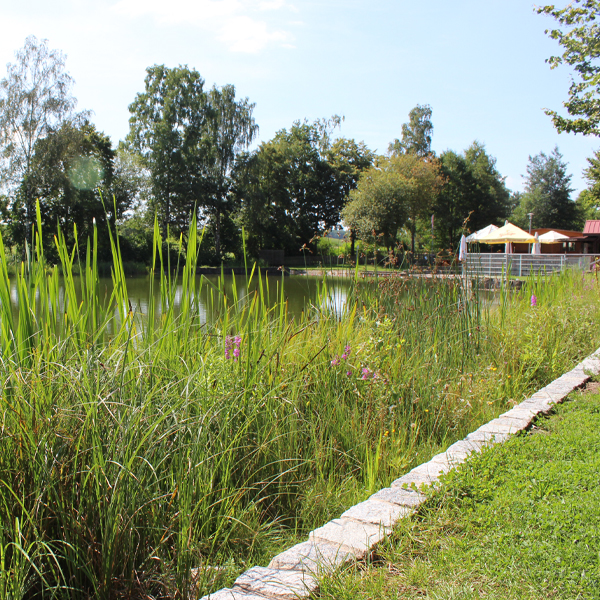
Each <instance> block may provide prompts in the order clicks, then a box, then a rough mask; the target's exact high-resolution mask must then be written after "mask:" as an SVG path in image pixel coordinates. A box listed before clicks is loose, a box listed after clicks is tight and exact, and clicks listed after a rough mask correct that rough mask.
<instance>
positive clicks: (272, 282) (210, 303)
mask: <svg viewBox="0 0 600 600" xmlns="http://www.w3.org/2000/svg"><path fill="white" fill-rule="evenodd" d="M218 279H219V278H218V276H212V275H209V276H201V277H200V276H199V277H198V278H197V281H196V290H200V291H199V294H198V295H197V299H198V309H199V313H200V320H201V322H202V323H204V322H207V321H208V322H211V321H212V320H213V319H214V318H216V316H217V306H218V303H219V299H220V293H219V291H218ZM325 281H326V284H324V282H325ZM282 285H283V298H284V299H285V301H286V302H287V310H288V314H289V316H290V317H296V318H297V317H300V315H301V314H302V312H303V311H304V310H306V307H307V306H309V305H315V306H319V307H320V308H323V307H327V308H329V309H331V310H333V311H334V312H335V313H336V314H339V315H341V314H342V312H343V310H344V306H345V304H346V301H347V299H348V294H349V292H350V288H351V286H352V279H351V278H331V277H329V278H327V279H326V280H325V279H324V278H323V277H307V276H288V277H285V278H282V277H281V276H272V275H270V276H265V275H263V276H262V289H263V295H264V297H265V299H266V301H267V304H268V306H269V307H272V306H274V305H275V304H276V303H277V301H278V300H280V299H281V295H282V288H281V286H282ZM75 286H76V289H77V290H79V281H77V279H76V281H75ZM150 288H151V286H150V278H149V277H129V278H127V292H128V295H129V300H130V302H131V305H132V308H133V309H134V311H135V312H136V313H137V314H138V315H146V314H147V313H148V303H149V300H150V291H151V289H150ZM152 288H153V289H152V294H153V296H154V305H155V310H156V312H157V314H158V315H160V313H161V311H162V310H163V307H162V306H161V294H160V282H159V280H158V279H157V280H155V281H154V285H153V286H152ZM234 288H235V289H236V290H237V297H238V301H239V302H247V301H248V299H249V298H251V297H253V296H254V291H255V290H258V289H259V281H258V276H257V275H255V276H254V277H253V278H252V280H251V282H250V286H248V281H247V279H246V277H245V275H236V276H232V275H225V276H224V279H223V290H224V292H225V295H226V296H227V300H228V304H229V305H231V304H232V303H233V299H234V297H235V295H234ZM112 289H113V285H112V280H111V279H110V278H109V277H101V278H100V279H99V290H100V292H101V294H102V296H104V297H105V298H106V299H108V298H110V295H111V293H112ZM182 295H183V294H182V285H181V281H180V280H179V281H178V283H177V284H176V289H175V294H174V306H173V308H174V311H175V314H177V313H178V312H179V310H180V308H181V306H180V303H181V298H182ZM11 296H12V300H13V303H14V304H13V310H14V311H15V314H16V311H17V289H16V283H15V282H14V281H13V282H12V285H11ZM63 297H64V288H63V289H61V290H60V291H59V298H60V303H61V305H62V301H63Z"/></svg>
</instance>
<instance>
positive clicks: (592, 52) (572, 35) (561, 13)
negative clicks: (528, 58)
mask: <svg viewBox="0 0 600 600" xmlns="http://www.w3.org/2000/svg"><path fill="white" fill-rule="evenodd" d="M536 10H537V13H538V14H547V15H551V16H552V17H554V18H555V19H556V20H557V21H558V23H559V25H560V26H561V27H562V28H563V29H562V30H561V29H551V30H546V33H547V34H548V35H549V36H550V37H551V38H552V39H554V40H557V41H558V43H559V44H560V45H561V46H562V47H563V49H564V52H563V54H562V55H561V56H552V57H550V58H549V59H548V60H547V61H546V62H548V63H549V64H550V68H552V69H554V68H556V67H558V66H559V65H562V64H567V65H570V66H571V67H573V69H574V70H575V73H576V79H574V80H573V81H572V83H571V87H570V88H569V99H568V101H567V102H564V103H563V105H564V107H565V108H566V109H567V112H568V113H569V115H571V117H563V116H560V115H559V114H558V113H557V112H556V111H554V110H546V111H545V112H546V114H547V115H549V116H550V117H552V121H553V123H554V126H555V127H556V129H557V130H558V131H559V132H562V131H567V132H573V133H583V134H584V135H590V134H591V135H599V134H600V98H599V97H598V93H599V91H600V63H599V59H600V44H599V43H598V40H599V39H600V27H599V25H598V23H597V22H596V18H597V17H598V16H600V0H573V2H571V3H570V4H569V5H568V6H567V7H566V8H563V9H557V8H556V7H555V6H554V5H553V4H551V5H547V6H542V7H539V8H537V9H536Z"/></svg>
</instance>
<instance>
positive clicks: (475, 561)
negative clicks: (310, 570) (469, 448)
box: [319, 384, 600, 600]
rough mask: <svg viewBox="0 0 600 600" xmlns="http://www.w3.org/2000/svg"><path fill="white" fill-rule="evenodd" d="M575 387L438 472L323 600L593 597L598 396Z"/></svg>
mask: <svg viewBox="0 0 600 600" xmlns="http://www.w3.org/2000/svg"><path fill="white" fill-rule="evenodd" d="M595 389H596V392H595V393H589V392H584V393H581V392H575V393H573V394H572V395H571V396H570V398H569V399H570V400H571V401H567V402H566V403H565V404H564V405H562V406H559V407H557V408H556V414H554V415H552V416H550V417H548V418H543V419H540V420H538V421H537V422H536V426H535V427H534V428H533V429H532V430H531V431H530V432H528V433H525V434H523V435H519V436H516V437H514V438H512V439H511V440H509V441H508V442H506V443H505V444H502V445H500V446H496V447H493V448H489V449H485V450H484V451H483V452H482V453H481V454H479V455H476V456H472V457H471V458H470V459H469V460H468V461H467V463H465V464H464V465H461V466H459V467H457V469H455V470H454V471H453V472H452V473H450V474H448V475H446V476H445V478H444V479H445V480H444V484H443V486H442V487H441V488H440V490H439V491H437V492H433V493H431V497H430V498H429V500H428V502H427V503H426V504H425V505H424V506H423V507H422V508H421V510H420V511H419V513H418V514H417V515H415V516H413V517H410V518H408V519H406V520H404V521H403V522H402V523H401V525H400V526H399V527H398V530H397V531H396V532H395V535H394V536H393V537H392V538H390V539H388V540H387V541H386V542H384V543H383V544H382V545H381V546H380V547H379V548H378V550H377V557H376V558H375V560H373V561H372V562H371V563H370V564H362V565H361V564H357V565H353V566H351V567H349V568H347V569H346V570H345V571H343V572H340V573H337V574H335V575H333V576H331V577H330V578H328V579H326V580H324V581H323V585H322V586H321V593H320V595H319V597H320V598H322V599H323V600H346V599H347V600H354V599H355V598H364V599H375V598H376V599H377V600H392V599H397V598H406V599H407V600H408V599H416V598H428V599H431V600H437V599H441V598H446V599H450V598H452V599H456V600H479V599H481V598H489V599H490V600H520V599H524V600H534V599H538V598H556V599H560V598H564V599H567V598H568V599H574V598H580V599H582V600H583V599H585V598H598V597H599V595H600V573H599V572H598V541H599V533H598V532H599V524H600V519H599V510H598V509H599V506H600V489H599V488H598V485H597V481H598V468H599V467H600V458H599V456H598V447H599V445H600V394H598V387H597V384H596V388H595Z"/></svg>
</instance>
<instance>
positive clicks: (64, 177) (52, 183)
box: [11, 121, 132, 256]
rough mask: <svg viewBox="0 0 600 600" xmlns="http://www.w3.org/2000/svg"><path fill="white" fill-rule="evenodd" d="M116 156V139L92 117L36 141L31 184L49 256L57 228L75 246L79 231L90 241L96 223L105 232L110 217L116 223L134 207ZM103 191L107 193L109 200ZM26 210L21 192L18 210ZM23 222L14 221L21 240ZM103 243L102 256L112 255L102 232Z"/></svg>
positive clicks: (79, 235)
mask: <svg viewBox="0 0 600 600" xmlns="http://www.w3.org/2000/svg"><path fill="white" fill-rule="evenodd" d="M115 155H116V152H115V150H113V148H112V145H111V141H110V139H109V138H108V137H107V136H106V135H104V134H103V133H101V132H99V131H97V130H96V127H95V126H94V125H93V124H92V123H90V122H89V121H83V122H82V123H79V122H77V121H64V122H63V123H62V124H61V126H60V127H59V128H57V129H56V130H53V131H50V132H49V133H48V135H47V136H46V137H44V138H43V139H40V140H38V142H37V143H36V146H35V152H34V155H33V160H32V165H31V172H30V175H29V178H28V180H27V185H28V186H29V188H30V190H31V193H32V194H33V197H34V198H36V200H37V201H38V202H39V205H40V215H41V217H42V224H43V225H44V226H43V227H42V231H43V234H44V236H45V240H44V242H45V246H46V248H47V252H48V254H49V255H52V251H53V246H54V245H53V244H52V238H53V236H54V234H55V232H56V228H57V226H59V227H60V228H61V229H62V231H63V235H64V236H65V239H66V241H67V243H68V244H69V245H73V244H74V243H75V238H74V235H75V233H74V230H75V229H76V230H77V236H78V238H79V239H80V240H83V241H84V240H85V239H86V238H87V237H88V236H91V235H92V231H93V223H94V221H95V222H96V225H97V226H98V227H100V231H101V232H104V231H106V224H107V220H108V222H109V223H110V224H111V225H112V226H114V224H115V223H116V221H117V220H118V219H120V218H121V217H122V216H123V214H124V212H125V211H126V210H127V209H128V208H129V207H130V205H131V201H132V196H131V195H130V194H129V193H128V192H127V190H125V189H123V186H122V185H120V184H118V183H117V180H116V177H115V170H114V161H115ZM22 186H23V187H24V186H25V181H24V182H23V184H22ZM100 189H102V190H103V191H104V201H103V198H102V197H101V195H100V192H99V190H100ZM115 207H116V213H115ZM24 211H25V203H24V201H23V200H22V195H18V196H17V199H16V201H15V204H14V208H13V214H14V215H15V216H17V215H18V214H19V212H24ZM23 226H24V224H23V221H21V220H20V219H18V218H16V219H14V220H13V222H12V226H11V227H12V229H13V232H15V230H16V235H15V236H14V237H15V238H17V239H19V237H20V235H19V229H22V228H23ZM20 233H21V234H22V232H20ZM99 246H100V248H99V249H100V253H101V255H103V254H105V255H106V256H108V255H109V254H110V250H109V246H108V240H107V239H106V236H105V235H101V236H100V241H99Z"/></svg>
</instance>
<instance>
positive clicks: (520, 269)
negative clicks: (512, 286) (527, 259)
mask: <svg viewBox="0 0 600 600" xmlns="http://www.w3.org/2000/svg"><path fill="white" fill-rule="evenodd" d="M522 270H523V255H522V254H519V277H521V271H522Z"/></svg>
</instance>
